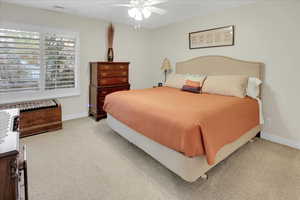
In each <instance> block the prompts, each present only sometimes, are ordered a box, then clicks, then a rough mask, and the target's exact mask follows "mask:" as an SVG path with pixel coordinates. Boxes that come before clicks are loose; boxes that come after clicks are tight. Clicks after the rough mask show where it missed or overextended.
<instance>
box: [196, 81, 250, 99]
mask: <svg viewBox="0 0 300 200" xmlns="http://www.w3.org/2000/svg"><path fill="white" fill-rule="evenodd" d="M247 84H248V77H247V76H230V75H228V76H207V79H206V80H205V82H204V85H203V87H202V92H204V93H210V94H220V95H225V96H236V97H240V98H244V97H245V96H246V88H247Z"/></svg>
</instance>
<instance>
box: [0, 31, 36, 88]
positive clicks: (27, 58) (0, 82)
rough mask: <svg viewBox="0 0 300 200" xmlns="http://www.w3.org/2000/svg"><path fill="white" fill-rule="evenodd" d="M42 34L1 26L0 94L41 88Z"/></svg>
mask: <svg viewBox="0 0 300 200" xmlns="http://www.w3.org/2000/svg"><path fill="white" fill-rule="evenodd" d="M40 60H41V55H40V34H39V33H37V32H28V31H19V30H12V29H1V28H0V94H1V93H11V92H17V91H32V90H33V91H35V90H39V89H40Z"/></svg>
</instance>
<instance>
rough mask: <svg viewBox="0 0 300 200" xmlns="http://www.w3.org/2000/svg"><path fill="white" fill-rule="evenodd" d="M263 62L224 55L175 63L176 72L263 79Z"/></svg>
mask: <svg viewBox="0 0 300 200" xmlns="http://www.w3.org/2000/svg"><path fill="white" fill-rule="evenodd" d="M263 67H264V65H263V63H259V62H249V61H243V60H237V59H234V58H230V57H225V56H201V57H197V58H193V59H190V60H187V61H183V62H178V63H176V73H178V74H186V73H192V74H206V75H246V76H249V77H257V78H259V79H260V80H263V78H264V77H263Z"/></svg>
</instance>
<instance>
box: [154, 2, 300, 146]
mask: <svg viewBox="0 0 300 200" xmlns="http://www.w3.org/2000/svg"><path fill="white" fill-rule="evenodd" d="M264 2H268V3H263V2H260V3H257V4H253V5H247V6H243V7H239V8H234V9H229V10H226V11H223V12H220V13H216V14H211V15H209V16H206V17H198V18H193V19H192V20H188V21H185V22H182V23H177V24H173V25H170V26H167V27H163V28H160V29H157V30H154V31H152V37H153V38H152V39H153V41H152V44H153V46H152V47H153V50H154V51H153V55H152V60H153V61H152V66H156V68H157V70H156V75H155V76H156V81H159V80H162V78H163V76H162V73H161V72H160V70H159V65H160V63H161V61H162V60H163V58H164V57H168V58H169V59H170V60H171V61H172V63H173V65H174V64H175V62H177V61H182V60H186V59H189V58H193V57H196V56H202V55H211V54H213V55H225V56H231V57H234V58H238V59H244V60H250V61H260V62H264V63H265V65H266V72H265V83H264V91H263V94H264V96H263V101H264V113H265V119H266V124H265V128H264V133H265V136H266V137H270V139H274V140H281V141H284V143H289V144H290V145H294V146H297V145H298V146H297V147H299V148H300V126H299V111H300V106H299V102H300V95H299V94H298V93H299V91H300V84H299V74H300V64H299V55H300V54H299V52H300V51H299V48H300V39H299V36H300V2H299V1H292V0H284V1H277V2H283V3H274V2H273V1H264ZM271 2H273V3H271ZM200 12H201V11H200ZM232 24H233V25H235V26H236V45H235V46H234V47H220V48H209V49H199V50H189V49H188V33H189V32H192V31H198V30H203V29H209V28H213V27H220V26H225V25H232ZM220 67H222V66H220Z"/></svg>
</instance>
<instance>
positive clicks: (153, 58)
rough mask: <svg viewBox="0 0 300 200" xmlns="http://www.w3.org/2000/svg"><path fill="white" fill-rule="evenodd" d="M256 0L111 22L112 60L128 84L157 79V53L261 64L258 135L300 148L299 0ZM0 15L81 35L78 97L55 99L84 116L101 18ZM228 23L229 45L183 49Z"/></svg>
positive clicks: (68, 112)
mask: <svg viewBox="0 0 300 200" xmlns="http://www.w3.org/2000/svg"><path fill="white" fill-rule="evenodd" d="M259 1H260V2H259V3H257V4H253V5H247V6H243V7H239V8H233V9H228V10H226V11H223V12H219V13H215V14H211V15H209V16H206V17H198V18H193V19H191V20H188V21H185V22H181V23H177V24H173V25H170V26H166V27H163V28H159V29H155V30H140V31H135V30H134V29H133V28H132V27H130V26H126V25H117V26H116V41H115V54H116V60H120V61H130V62H131V70H130V82H131V84H132V87H133V88H145V87H151V86H152V84H156V83H157V82H158V81H161V80H162V79H163V76H162V73H161V71H160V70H159V67H160V64H161V62H162V60H163V58H164V57H168V58H169V59H170V60H171V61H172V64H173V65H174V64H175V62H177V61H182V60H186V59H189V58H193V57H196V56H201V55H225V56H231V57H234V58H238V59H244V60H250V61H260V62H264V63H265V65H266V72H265V80H264V81H265V83H264V91H263V94H264V96H263V101H264V113H265V119H266V124H265V128H264V133H265V137H269V138H270V139H272V140H275V141H279V142H283V143H286V144H290V145H291V146H296V147H298V148H300V127H299V125H298V123H299V118H298V112H299V111H300V106H299V105H298V102H300V95H298V91H299V90H300V84H299V82H298V80H299V79H298V76H299V74H300V66H299V64H298V57H299V48H300V40H299V32H300V26H299V24H300V16H299V11H300V2H299V1H298V0H284V1H282V0H279V1H276V0H259ZM275 1H276V2H277V3H274V2H275ZM282 2H283V3H282ZM200 12H201V11H200ZM0 20H6V21H12V22H16V23H29V24H32V25H45V26H50V27H52V28H64V29H71V30H75V31H78V32H79V33H80V43H81V44H80V83H81V95H80V96H76V97H69V98H63V99H61V102H62V104H63V115H64V117H66V118H69V117H72V116H74V117H75V116H77V115H80V114H81V115H84V114H86V113H87V109H88V108H87V104H88V82H89V69H88V62H89V61H96V60H104V58H105V53H106V51H105V49H106V48H105V28H106V26H107V22H106V21H100V20H93V19H88V18H82V17H77V16H72V15H67V14H60V13H55V12H50V11H46V10H40V9H33V8H25V7H20V6H15V5H9V4H2V5H1V4H0ZM231 24H233V25H235V26H236V45H235V46H233V47H221V48H209V49H199V50H189V49H188V32H192V31H198V30H203V29H209V28H213V27H218V26H224V25H231Z"/></svg>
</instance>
